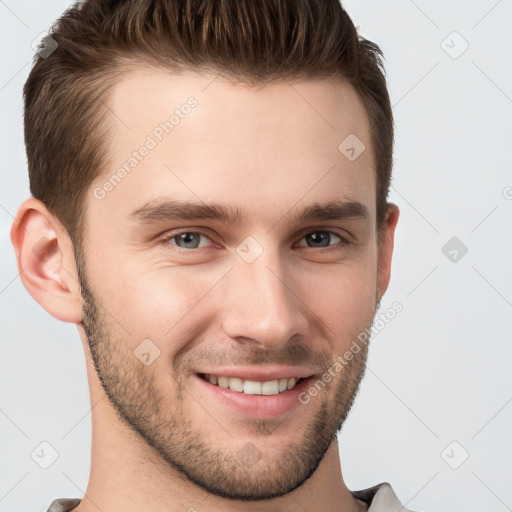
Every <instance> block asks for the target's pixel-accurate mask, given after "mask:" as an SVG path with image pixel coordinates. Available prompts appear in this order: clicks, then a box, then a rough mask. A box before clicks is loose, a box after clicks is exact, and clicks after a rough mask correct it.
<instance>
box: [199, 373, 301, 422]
mask: <svg viewBox="0 0 512 512" xmlns="http://www.w3.org/2000/svg"><path fill="white" fill-rule="evenodd" d="M195 378H196V379H197V380H198V381H199V384H200V385H202V388H203V389H204V390H205V391H206V392H207V393H211V395H212V396H213V397H214V398H215V399H216V400H218V401H219V402H221V403H223V404H225V405H227V406H228V407H229V408H230V409H232V410H233V411H235V412H237V413H239V414H243V415H244V416H249V417H251V418H257V419H265V418H276V417H278V416H281V415H282V414H285V413H287V412H289V411H291V410H292V409H293V408H294V407H297V406H302V404H301V403H300V401H299V395H300V393H302V392H303V391H305V390H306V389H307V387H308V386H309V381H310V379H311V377H308V378H307V379H304V380H301V381H300V382H299V383H298V384H296V385H295V387H293V388H292V389H290V390H288V391H283V392H282V393H279V394H277V395H246V394H245V393H240V392H238V391H232V390H231V389H226V388H221V387H220V386H216V385H214V384H212V383H211V382H208V381H207V380H206V379H203V378H202V377H199V375H196V376H195Z"/></svg>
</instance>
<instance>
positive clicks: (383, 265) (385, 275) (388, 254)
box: [377, 203, 400, 301]
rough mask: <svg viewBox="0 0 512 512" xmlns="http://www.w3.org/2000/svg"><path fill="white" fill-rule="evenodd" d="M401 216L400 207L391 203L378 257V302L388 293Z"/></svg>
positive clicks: (382, 231) (381, 235)
mask: <svg viewBox="0 0 512 512" xmlns="http://www.w3.org/2000/svg"><path fill="white" fill-rule="evenodd" d="M399 216H400V210H399V209H398V206H397V205H396V204H393V203H389V206H388V210H387V214H386V221H385V223H384V226H383V227H382V230H381V233H380V240H379V249H378V255H377V259H378V261H377V294H378V300H379V301H380V299H381V298H382V296H383V295H384V294H385V293H386V290H387V289H388V284H389V279H390V277H391V258H392V256H393V247H394V240H395V228H396V224H397V222H398V217H399Z"/></svg>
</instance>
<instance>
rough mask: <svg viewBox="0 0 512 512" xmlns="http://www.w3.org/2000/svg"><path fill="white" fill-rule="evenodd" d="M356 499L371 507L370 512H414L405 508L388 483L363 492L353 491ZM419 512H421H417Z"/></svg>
mask: <svg viewBox="0 0 512 512" xmlns="http://www.w3.org/2000/svg"><path fill="white" fill-rule="evenodd" d="M351 492H352V494H353V495H354V497H355V498H357V499H358V500H361V501H364V502H365V503H367V504H368V505H369V508H368V512H396V511H397V510H400V512H414V511H413V510H410V509H408V508H405V507H404V506H403V505H402V503H400V500H399V499H398V497H397V495H396V494H395V491H393V488H392V487H391V485H390V484H389V483H388V482H383V483H380V484H378V485H374V486H373V487H369V488H368V489H363V490H361V491H351ZM417 512H419V511H417Z"/></svg>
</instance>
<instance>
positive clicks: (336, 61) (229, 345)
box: [11, 0, 405, 512]
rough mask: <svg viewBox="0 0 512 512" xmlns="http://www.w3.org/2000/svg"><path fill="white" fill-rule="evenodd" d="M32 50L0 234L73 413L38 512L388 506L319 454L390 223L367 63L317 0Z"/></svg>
mask: <svg viewBox="0 0 512 512" xmlns="http://www.w3.org/2000/svg"><path fill="white" fill-rule="evenodd" d="M39 53H40V56H39V57H38V58H37V59H36V63H35V65H34V67H33V69H32V71H31V73H30V76H29V78H28V80H27V83H26V85H25V90H24V94H25V140H26V146H27V155H28V162H29V174H30V186H31V192H32V195H33V197H31V198H29V199H27V200H26V201H25V202H24V203H23V204H22V205H21V207H20V209H19V211H18V214H17V218H16V222H15V223H14V224H13V226H12V230H11V238H12V241H13V245H14V247H15V250H16V256H17V262H18V266H19V269H20V270H21V269H23V272H21V278H22V280H23V283H24V285H25V286H26V288H27V289H28V291H29V292H30V294H31V295H32V296H33V297H34V298H35V299H36V300H37V301H38V302H39V303H40V304H41V305H42V306H43V307H44V308H45V309H46V310H47V311H48V312H49V313H50V314H52V315H53V316H54V317H56V318H58V319H60V320H62V321H64V322H72V323H75V324H77V327H78V331H79V334H80V337H81V340H82V343H83V347H84V350H85V354H86V361H87V372H88V378H89V387H90V395H91V404H92V405H93V406H94V407H93V408H92V427H93V431H92V434H93V439H92V461H91V473H90V479H89V484H88V487H87V491H86V493H85V496H83V497H81V498H76V499H57V500H55V501H54V502H53V503H52V504H51V506H50V508H49V511H51V512H56V511H67V510H73V511H79V512H91V511H97V510H102V511H104V512H106V511H108V512H117V511H123V512H134V511H140V510H145V511H146V510H147V511H152V512H157V511H158V512H159V511H162V512H163V511H166V512H173V511H178V510H180V511H181V510H188V511H190V512H192V511H196V510H197V511H203V510H205V511H206V510H207V511H210V512H214V511H221V510H222V511H223V512H231V511H242V510H243V511H276V512H277V511H291V510H308V511H322V512H331V511H332V512H334V511H345V512H356V511H362V510H370V511H372V512H377V511H391V510H393V511H395V510H400V509H401V510H405V509H404V508H402V505H401V503H400V502H399V500H398V498H397V497H396V495H395V493H394V492H393V490H392V488H391V486H390V485H389V484H387V483H381V484H377V485H375V486H374V487H372V488H370V489H366V490H362V491H350V490H349V489H348V488H347V486H346V484H345V483H344V480H343V477H342V473H341V468H340V461H339V454H338V445H337V439H336V435H337V432H338V431H339V430H340V429H341V426H342V424H343V422H344V420H345V418H346V417H347V414H348V412H349V410H350V408H351V405H352V403H353V401H354V398H355V396H356V394H357V391H358V388H359V384H360V381H361V379H362V377H363V374H364V371H365V364H366V358H367V352H368V340H367V339H366V338H365V337H363V336H361V334H362V333H365V332H368V329H369V328H370V327H371V325H372V321H373V319H374V317H375V314H376V312H377V310H378V306H379V303H380V300H381V298H382V296H383V295H384V293H385V291H386V289H387V286H388V283H389V279H390V268H391V258H392V252H393V239H394V231H395V227H396V224H397V221H398V216H399V211H398V208H397V207H396V205H393V204H390V203H388V202H387V194H388V189H389V183H390V177H391V167H392V146H393V119H392V113H391V108H390V102H389V97H388V93H387V89H386V82H385V78H384V73H383V69H382V64H381V60H380V57H381V52H380V50H379V48H378V47H377V46H376V45H374V44H373V43H371V42H369V41H366V40H364V39H362V38H360V37H358V34H357V32H356V29H355V27H354V25H353V24H352V22H351V20H350V18H349V17H348V15H347V14H346V12H345V11H344V10H343V9H342V7H341V6H340V5H339V3H338V1H337V0H268V1H265V2H254V1H252V0H237V1H236V2H227V1H226V0H201V1H192V0H154V1H149V0H138V1H135V0H127V1H125V2H109V1H101V0H90V1H85V2H83V3H80V4H77V5H75V6H73V7H72V8H71V9H70V10H68V11H67V12H66V13H65V14H64V15H63V16H62V17H61V19H60V20H59V21H58V23H57V24H56V25H55V26H54V27H53V29H52V31H51V32H50V36H49V37H47V38H46V40H45V41H44V46H42V47H41V48H40V51H39Z"/></svg>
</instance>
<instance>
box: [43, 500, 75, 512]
mask: <svg viewBox="0 0 512 512" xmlns="http://www.w3.org/2000/svg"><path fill="white" fill-rule="evenodd" d="M80 501H81V500H80V499H78V498H59V499H57V500H53V501H52V503H51V505H50V508H49V509H48V510H47V511H46V512H70V511H71V510H73V509H74V508H75V507H76V506H77V505H78V504H79V503H80Z"/></svg>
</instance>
